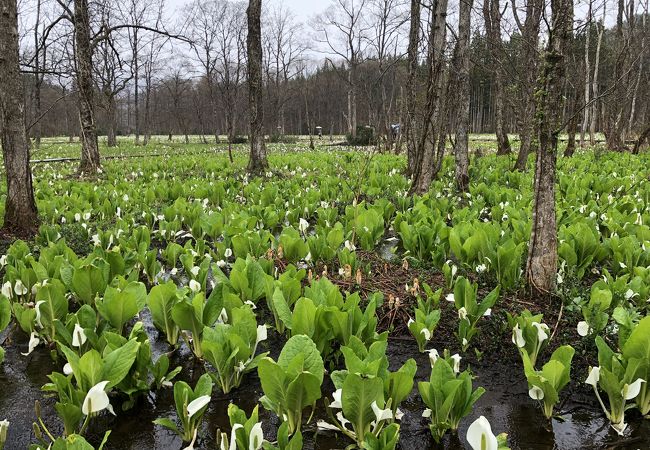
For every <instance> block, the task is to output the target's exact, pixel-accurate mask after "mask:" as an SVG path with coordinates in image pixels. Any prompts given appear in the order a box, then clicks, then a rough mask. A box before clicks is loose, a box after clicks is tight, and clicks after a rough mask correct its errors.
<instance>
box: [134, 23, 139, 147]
mask: <svg viewBox="0 0 650 450" xmlns="http://www.w3.org/2000/svg"><path fill="white" fill-rule="evenodd" d="M139 45H140V43H139V41H138V29H137V28H135V29H134V30H133V89H134V91H133V97H134V98H133V112H134V114H135V145H140V61H138V50H139V47H138V46H139Z"/></svg>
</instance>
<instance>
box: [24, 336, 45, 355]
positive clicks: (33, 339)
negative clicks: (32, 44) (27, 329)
mask: <svg viewBox="0 0 650 450" xmlns="http://www.w3.org/2000/svg"><path fill="white" fill-rule="evenodd" d="M40 343H41V341H40V340H39V339H38V333H37V332H36V331H32V334H30V335H29V344H27V353H22V352H21V355H23V356H27V355H29V354H30V353H31V352H33V351H34V349H35V348H36V347H37V346H38V344H40Z"/></svg>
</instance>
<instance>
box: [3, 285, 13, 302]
mask: <svg viewBox="0 0 650 450" xmlns="http://www.w3.org/2000/svg"><path fill="white" fill-rule="evenodd" d="M12 293H13V289H12V288H11V281H7V282H6V283H5V284H3V285H2V295H4V296H5V297H7V298H11V294H12Z"/></svg>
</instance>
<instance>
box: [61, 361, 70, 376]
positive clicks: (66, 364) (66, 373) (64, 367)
mask: <svg viewBox="0 0 650 450" xmlns="http://www.w3.org/2000/svg"><path fill="white" fill-rule="evenodd" d="M63 373H64V374H65V375H72V366H71V365H70V363H65V366H63Z"/></svg>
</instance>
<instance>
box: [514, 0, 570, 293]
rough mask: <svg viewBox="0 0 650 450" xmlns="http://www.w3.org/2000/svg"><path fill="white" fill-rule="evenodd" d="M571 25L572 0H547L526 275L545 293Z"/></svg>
mask: <svg viewBox="0 0 650 450" xmlns="http://www.w3.org/2000/svg"><path fill="white" fill-rule="evenodd" d="M572 25H573V3H572V0H551V30H550V32H549V40H548V45H547V49H546V53H545V56H544V62H543V64H544V65H543V69H542V76H541V77H540V79H539V86H538V89H537V99H538V108H537V117H538V120H539V130H540V133H539V141H540V148H539V150H538V152H537V163H536V166H535V191H534V204H533V217H532V228H531V236H530V243H529V246H528V259H527V262H526V279H527V282H528V285H529V287H530V288H531V291H532V292H533V293H535V294H538V295H548V294H551V293H552V292H553V291H554V290H555V277H556V273H557V257H558V255H557V225H556V219H555V171H556V160H557V146H558V135H559V133H560V131H561V130H560V129H559V128H560V126H561V122H562V118H561V115H560V114H558V113H557V112H558V111H561V110H562V109H563V108H562V102H563V86H564V77H565V71H566V61H565V59H564V58H565V54H566V50H567V44H568V42H569V39H570V36H571V30H572Z"/></svg>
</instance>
